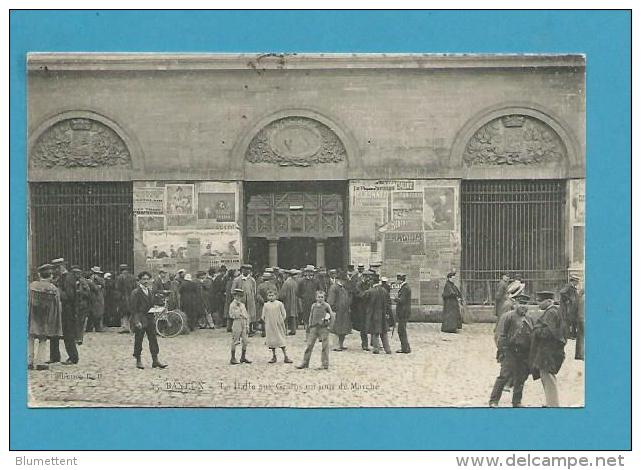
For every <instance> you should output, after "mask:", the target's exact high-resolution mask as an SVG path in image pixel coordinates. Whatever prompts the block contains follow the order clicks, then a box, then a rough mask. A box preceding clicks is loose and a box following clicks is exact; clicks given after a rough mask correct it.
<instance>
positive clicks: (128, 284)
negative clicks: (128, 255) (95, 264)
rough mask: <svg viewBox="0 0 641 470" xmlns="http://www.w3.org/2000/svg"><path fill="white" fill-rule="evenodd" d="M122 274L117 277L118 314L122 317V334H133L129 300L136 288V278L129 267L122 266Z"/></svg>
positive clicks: (120, 267)
mask: <svg viewBox="0 0 641 470" xmlns="http://www.w3.org/2000/svg"><path fill="white" fill-rule="evenodd" d="M119 270H120V274H118V276H117V277H116V295H117V297H118V314H119V316H120V326H121V330H120V333H130V332H131V312H130V311H129V298H130V297H131V293H132V292H133V290H134V289H135V288H136V278H135V277H134V275H133V274H131V272H130V271H129V266H127V265H126V264H121V265H120V266H119Z"/></svg>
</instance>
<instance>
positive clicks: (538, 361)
mask: <svg viewBox="0 0 641 470" xmlns="http://www.w3.org/2000/svg"><path fill="white" fill-rule="evenodd" d="M536 298H537V301H538V302H539V309H540V310H541V311H542V312H543V313H542V314H541V316H540V317H539V318H538V319H537V320H536V322H535V323H534V332H533V338H532V344H531V347H530V357H529V363H530V370H531V372H532V378H533V379H534V380H537V379H539V378H540V379H541V384H542V385H543V392H544V393H545V406H547V407H557V406H559V390H558V386H557V381H556V374H558V373H559V370H561V366H562V365H563V361H564V360H565V344H566V342H567V340H566V336H565V334H566V326H565V322H564V321H563V317H562V316H561V313H560V312H559V307H557V306H556V305H554V292H549V291H541V292H537V293H536Z"/></svg>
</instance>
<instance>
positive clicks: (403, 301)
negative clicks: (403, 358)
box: [396, 273, 412, 354]
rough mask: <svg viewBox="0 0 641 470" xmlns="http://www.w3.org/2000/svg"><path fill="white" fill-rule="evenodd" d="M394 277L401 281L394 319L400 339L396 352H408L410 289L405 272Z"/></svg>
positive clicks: (409, 350)
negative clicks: (399, 346)
mask: <svg viewBox="0 0 641 470" xmlns="http://www.w3.org/2000/svg"><path fill="white" fill-rule="evenodd" d="M396 279H397V280H398V281H401V287H400V289H399V290H398V298H397V299H396V321H397V322H398V339H400V340H401V349H399V350H398V351H396V352H397V353H402V354H409V353H410V352H412V350H411V349H410V343H409V341H408V339H407V321H408V320H409V319H410V315H411V313H412V308H411V304H412V289H411V288H410V285H409V284H408V283H407V274H405V273H399V274H397V275H396Z"/></svg>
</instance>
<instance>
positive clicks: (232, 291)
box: [29, 258, 583, 407]
mask: <svg viewBox="0 0 641 470" xmlns="http://www.w3.org/2000/svg"><path fill="white" fill-rule="evenodd" d="M379 268H380V264H371V265H370V266H369V267H368V269H365V266H364V265H363V264H359V265H357V266H356V267H355V266H353V265H349V266H347V268H346V269H330V270H325V269H324V268H317V267H315V266H313V265H307V266H305V267H304V268H302V269H280V268H278V267H267V268H265V269H261V270H258V271H257V272H254V269H253V266H252V265H250V264H243V265H242V266H241V267H240V269H239V270H236V269H227V268H226V267H225V266H220V267H219V268H218V269H215V268H211V269H209V271H208V272H205V271H199V272H197V273H196V274H195V276H194V277H193V278H192V275H191V274H190V273H187V272H186V271H185V270H184V269H180V270H178V271H177V272H176V273H172V274H170V273H168V272H166V271H163V270H160V271H159V272H158V274H157V275H156V276H152V274H151V273H149V272H147V271H143V272H141V273H139V274H138V275H137V276H134V275H133V274H132V273H131V271H130V270H129V267H128V266H127V265H125V264H123V265H120V267H119V270H120V273H119V274H118V276H117V277H116V278H115V279H112V276H111V274H110V273H103V272H102V271H101V269H100V268H99V267H97V266H94V267H92V268H91V269H90V270H89V271H88V272H87V273H83V271H82V269H81V268H80V267H79V266H71V268H70V270H67V269H66V263H65V260H64V259H62V258H58V259H54V260H52V261H51V263H48V264H45V265H43V266H40V267H39V268H38V274H39V275H38V279H37V280H35V281H33V282H32V283H31V285H30V315H29V339H30V340H29V368H31V369H36V370H46V369H48V367H49V364H51V363H57V362H62V364H65V365H69V364H77V363H78V362H79V354H78V346H80V345H82V343H83V335H84V332H85V331H96V332H101V331H103V330H104V315H105V303H106V297H109V302H113V303H114V305H115V311H116V313H117V316H118V317H119V318H120V332H121V333H134V352H133V356H134V357H135V359H136V367H138V368H141V369H143V368H144V364H143V362H142V359H141V355H142V349H143V348H142V344H143V339H144V337H145V336H147V338H148V343H149V350H150V353H151V357H152V367H154V368H165V367H167V365H166V364H164V363H162V362H161V361H160V360H159V357H158V356H159V346H158V341H157V339H156V324H155V317H154V315H153V312H154V307H155V306H157V305H164V306H165V307H166V308H167V309H169V310H180V311H182V312H184V314H185V317H186V319H187V322H186V323H187V329H188V330H189V331H194V330H196V329H200V328H212V329H216V328H223V329H225V330H226V331H227V332H228V333H230V336H231V346H230V360H229V363H230V364H231V365H236V364H242V363H250V362H251V361H250V359H249V358H248V352H247V349H248V345H249V338H250V337H252V336H256V335H259V336H261V337H263V338H264V343H265V345H266V346H267V347H268V348H269V350H270V351H271V359H270V360H269V363H275V362H277V360H278V359H277V353H276V351H277V350H279V349H280V350H281V351H282V355H283V360H284V362H285V363H291V362H292V360H291V358H290V357H289V355H288V353H287V341H288V339H287V336H294V335H296V334H298V333H299V331H301V330H302V331H303V332H304V334H305V341H306V349H305V352H304V355H303V358H302V362H301V363H300V364H299V365H297V366H296V367H297V368H299V369H302V368H307V367H309V363H310V358H311V355H312V352H313V349H314V345H315V344H316V342H317V341H320V342H321V346H322V348H321V349H322V350H321V367H320V368H321V369H328V368H329V354H330V335H334V336H335V341H334V342H335V347H334V348H333V351H335V352H343V351H345V350H346V349H347V347H346V346H345V339H346V337H347V336H348V335H350V334H352V333H353V331H354V330H356V331H358V334H359V336H360V343H361V348H362V349H363V350H364V351H371V352H372V353H373V354H380V353H381V350H382V351H383V352H384V353H386V354H392V348H391V345H390V335H389V332H390V330H391V329H393V328H396V329H397V332H398V338H399V341H400V349H398V350H397V351H396V352H397V353H399V354H409V353H411V351H412V350H411V347H410V343H409V339H408V335H407V322H408V321H409V319H410V315H411V305H412V292H411V288H410V285H409V284H408V282H407V275H406V274H405V273H397V275H396V281H397V286H396V287H397V288H398V290H397V291H396V292H395V295H393V296H392V294H391V290H392V285H391V284H390V282H389V280H388V279H387V278H386V277H384V276H381V275H380V273H379ZM456 276H457V273H456V271H455V270H452V271H451V272H450V273H448V275H447V279H446V282H445V285H444V288H443V292H442V298H443V314H442V324H441V331H442V332H444V333H457V332H458V331H460V330H461V328H462V327H463V323H464V321H463V320H464V318H463V312H464V309H465V302H464V299H463V296H462V293H461V290H460V289H459V287H458V286H457V283H456ZM578 284H579V279H578V277H576V276H571V277H570V282H569V283H568V284H567V285H566V286H565V287H563V288H562V289H561V290H560V292H559V296H560V304H557V303H555V302H554V298H555V294H554V292H548V291H542V292H537V293H536V296H537V299H536V300H537V302H538V309H537V315H532V314H531V312H532V309H531V308H530V307H528V305H529V304H530V302H529V301H530V297H529V296H528V295H526V294H525V287H526V286H525V283H524V282H523V279H522V276H521V275H519V274H516V275H513V276H511V275H510V274H508V273H506V274H505V275H504V276H503V277H502V279H501V280H500V282H499V284H498V286H497V290H496V297H495V308H496V310H495V313H496V317H497V321H496V327H495V342H496V346H497V355H496V357H497V361H498V362H499V363H500V372H499V376H498V377H497V379H496V381H495V384H494V387H493V389H492V392H491V396H490V400H489V405H490V406H491V407H496V406H498V403H499V400H500V398H501V395H502V393H503V392H504V391H505V390H510V391H511V392H512V405H513V406H515V407H519V406H521V399H522V394H523V387H524V383H525V382H526V380H527V378H528V377H529V376H530V375H531V376H532V378H533V379H535V380H536V379H538V378H540V379H541V382H542V384H543V389H544V392H545V396H546V406H558V405H559V399H558V388H557V383H556V374H557V373H558V371H559V370H560V368H561V366H562V364H563V361H564V359H565V352H564V351H565V345H566V342H567V339H568V338H574V339H576V340H577V341H576V351H575V358H576V359H581V360H582V359H583V290H582V289H579V288H578ZM109 285H111V287H112V291H113V293H112V294H108V293H107V292H108V286H109ZM393 304H396V308H395V309H393V308H392V305H393ZM60 339H62V340H63V341H64V345H65V350H66V352H67V355H68V357H67V359H66V360H65V361H62V359H61V354H60V347H59V341H60ZM36 340H38V347H37V350H36ZM47 340H49V358H48V360H46V361H45V356H46V349H45V347H44V345H45V344H46V341H47ZM239 345H240V346H241V355H240V357H239V358H237V356H236V352H237V351H236V349H237V346H239Z"/></svg>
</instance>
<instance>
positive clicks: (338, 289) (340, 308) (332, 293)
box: [327, 282, 352, 335]
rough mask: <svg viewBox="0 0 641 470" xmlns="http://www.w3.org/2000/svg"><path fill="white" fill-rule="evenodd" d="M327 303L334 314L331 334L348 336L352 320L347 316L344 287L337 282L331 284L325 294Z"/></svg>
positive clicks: (347, 302) (347, 301)
mask: <svg viewBox="0 0 641 470" xmlns="http://www.w3.org/2000/svg"><path fill="white" fill-rule="evenodd" d="M327 303H328V304H329V305H330V307H332V311H333V312H334V313H335V314H336V318H335V319H334V323H333V324H332V326H331V330H332V333H334V334H337V335H348V334H350V333H351V332H352V320H351V318H350V316H349V293H348V292H347V289H346V288H345V286H343V285H341V284H339V283H338V282H336V283H334V284H332V285H331V286H330V288H329V293H328V294H327Z"/></svg>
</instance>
